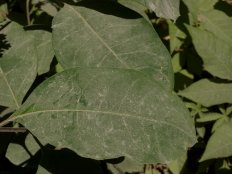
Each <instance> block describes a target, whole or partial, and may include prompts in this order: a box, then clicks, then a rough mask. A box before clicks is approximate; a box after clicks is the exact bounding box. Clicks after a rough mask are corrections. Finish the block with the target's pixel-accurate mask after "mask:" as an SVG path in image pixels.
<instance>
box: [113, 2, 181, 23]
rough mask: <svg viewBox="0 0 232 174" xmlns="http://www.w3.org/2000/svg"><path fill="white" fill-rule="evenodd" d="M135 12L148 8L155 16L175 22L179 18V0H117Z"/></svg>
mask: <svg viewBox="0 0 232 174" xmlns="http://www.w3.org/2000/svg"><path fill="white" fill-rule="evenodd" d="M118 1H119V2H120V3H121V4H123V5H125V6H126V7H129V8H131V9H133V10H136V11H139V12H140V11H141V10H143V9H145V8H148V9H150V10H152V11H154V12H155V13H156V15H157V16H159V17H163V18H165V19H172V20H176V19H177V17H178V16H179V4H180V1H179V0H118Z"/></svg>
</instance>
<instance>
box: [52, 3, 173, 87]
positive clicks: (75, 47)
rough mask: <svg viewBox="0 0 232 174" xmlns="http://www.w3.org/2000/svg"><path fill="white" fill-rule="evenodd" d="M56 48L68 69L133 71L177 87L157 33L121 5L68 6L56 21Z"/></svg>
mask: <svg viewBox="0 0 232 174" xmlns="http://www.w3.org/2000/svg"><path fill="white" fill-rule="evenodd" d="M106 6H107V8H104V7H106ZM53 46H54V50H55V55H56V57H57V59H58V61H59V63H60V64H61V66H62V67H63V68H64V69H68V68H72V67H99V68H101V67H106V68H119V69H133V70H137V71H142V72H144V73H145V74H149V75H150V76H151V77H152V78H153V79H154V80H156V81H158V82H159V83H162V84H163V85H164V87H165V88H169V89H170V88H172V87H173V73H172V67H171V62H170V59H171V58H170V55H169V53H168V51H167V49H166V48H165V47H164V45H163V44H162V42H161V41H160V39H159V37H158V35H157V34H156V32H155V30H154V29H153V27H152V26H151V24H150V23H149V22H147V21H146V20H145V19H143V18H141V16H139V15H138V14H137V13H135V12H133V11H130V10H129V9H127V8H124V7H122V6H120V5H118V4H117V3H113V2H107V1H99V2H97V4H96V3H94V2H92V1H83V2H82V3H79V6H70V5H65V7H64V8H63V9H62V10H60V11H59V12H58V14H57V16H56V17H55V18H54V21H53Z"/></svg>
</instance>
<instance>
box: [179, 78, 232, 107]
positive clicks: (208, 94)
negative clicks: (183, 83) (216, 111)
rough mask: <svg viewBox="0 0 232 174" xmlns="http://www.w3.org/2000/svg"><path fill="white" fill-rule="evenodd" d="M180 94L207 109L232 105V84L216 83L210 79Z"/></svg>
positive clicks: (203, 80) (195, 84)
mask: <svg viewBox="0 0 232 174" xmlns="http://www.w3.org/2000/svg"><path fill="white" fill-rule="evenodd" d="M179 94H180V95H181V96H183V97H186V98H188V99H191V100H193V101H195V102H197V103H200V104H202V105H204V106H207V107H208V106H213V105H217V104H222V103H232V83H215V82H212V81H210V80H208V79H202V80H200V81H198V82H195V83H194V84H192V85H191V86H189V87H188V88H186V89H185V90H183V91H181V92H179Z"/></svg>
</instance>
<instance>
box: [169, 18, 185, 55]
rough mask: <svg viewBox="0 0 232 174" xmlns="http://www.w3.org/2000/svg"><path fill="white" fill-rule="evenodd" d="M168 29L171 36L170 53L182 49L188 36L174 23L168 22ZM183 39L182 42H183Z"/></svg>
mask: <svg viewBox="0 0 232 174" xmlns="http://www.w3.org/2000/svg"><path fill="white" fill-rule="evenodd" d="M168 29H169V36H170V52H171V53H173V52H174V51H175V50H178V49H180V47H181V45H182V44H183V40H184V39H185V38H186V34H185V33H184V32H183V31H181V30H180V29H179V28H178V27H177V26H176V25H175V24H174V23H173V22H172V21H170V20H169V21H168ZM181 39H182V40H181Z"/></svg>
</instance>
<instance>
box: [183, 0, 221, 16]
mask: <svg viewBox="0 0 232 174" xmlns="http://www.w3.org/2000/svg"><path fill="white" fill-rule="evenodd" d="M183 2H184V3H185V4H186V6H187V7H188V9H189V11H190V12H191V13H192V14H193V15H195V16H197V15H199V14H201V13H202V12H204V11H206V12H207V11H210V10H212V9H213V8H214V5H215V4H216V3H217V2H218V0H195V1H192V0H183Z"/></svg>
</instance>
